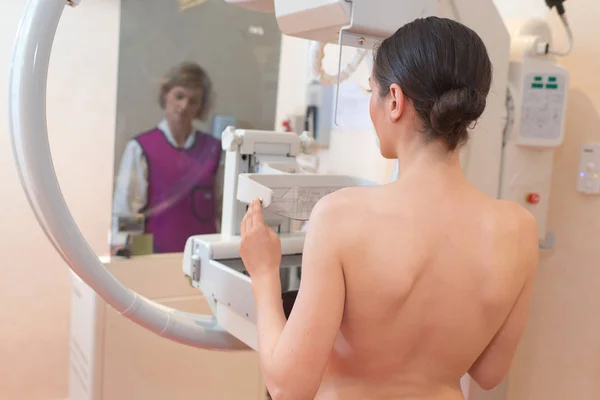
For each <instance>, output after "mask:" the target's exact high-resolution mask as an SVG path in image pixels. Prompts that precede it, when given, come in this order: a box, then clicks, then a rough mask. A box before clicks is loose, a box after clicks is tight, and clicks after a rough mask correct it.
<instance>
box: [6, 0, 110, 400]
mask: <svg viewBox="0 0 600 400" xmlns="http://www.w3.org/2000/svg"><path fill="white" fill-rule="evenodd" d="M25 4H26V2H24V1H3V2H2V4H1V5H0V93H1V95H0V181H1V186H0V238H1V240H0V253H1V254H2V265H1V266H0V360H1V361H0V399H23V400H37V399H54V400H57V399H65V398H66V397H67V395H68V367H69V366H68V362H69V311H70V308H69V307H70V306H69V298H70V294H71V285H70V275H69V269H68V267H67V265H66V264H65V262H64V261H63V260H62V259H61V258H60V257H59V256H58V254H57V253H56V251H55V250H54V249H53V248H52V247H51V245H50V244H49V242H48V241H47V240H46V238H45V236H44V234H43V233H42V231H41V229H40V227H39V226H38V224H37V222H36V221H35V218H34V216H33V214H32V213H31V211H30V209H29V206H28V204H27V200H26V198H25V196H24V194H23V191H22V189H21V185H20V183H19V179H18V176H17V172H16V169H15V166H14V162H13V157H12V153H11V143H10V140H9V131H8V113H7V107H8V104H7V100H8V99H7V95H6V93H7V91H8V76H9V61H10V55H11V48H12V44H13V40H14V38H15V33H16V31H17V27H18V23H19V19H20V18H21V15H22V13H23V11H24V9H25ZM119 10H120V1H119V0H104V1H87V2H85V1H84V2H82V4H81V5H80V6H79V7H77V8H75V9H72V8H69V7H67V8H66V9H65V13H64V17H63V19H62V20H61V24H60V27H59V29H58V32H57V39H56V42H55V46H54V49H53V54H52V58H51V67H50V73H49V82H50V84H49V87H48V93H47V99H48V125H49V132H50V144H51V148H52V152H53V156H54V157H55V166H56V171H57V174H58V177H59V182H60V185H61V189H62V190H63V193H64V195H65V197H66V200H67V203H68V204H69V207H70V208H71V211H72V213H73V215H74V218H75V220H76V222H77V223H78V224H79V227H80V228H81V230H82V232H83V234H84V236H85V237H86V239H87V240H88V242H89V243H90V245H91V246H92V248H93V249H94V250H95V251H96V253H97V254H99V255H103V254H104V255H105V254H106V253H107V250H108V249H107V243H108V230H109V224H110V205H111V187H112V172H113V171H112V165H113V149H114V131H115V127H114V125H115V104H116V84H117V76H116V73H117V55H118V32H119V29H118V28H119Z"/></svg>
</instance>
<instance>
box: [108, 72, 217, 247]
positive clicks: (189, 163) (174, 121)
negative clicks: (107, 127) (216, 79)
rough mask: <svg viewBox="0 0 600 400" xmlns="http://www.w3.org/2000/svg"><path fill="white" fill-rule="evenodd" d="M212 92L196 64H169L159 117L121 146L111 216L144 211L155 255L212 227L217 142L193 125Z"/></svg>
mask: <svg viewBox="0 0 600 400" xmlns="http://www.w3.org/2000/svg"><path fill="white" fill-rule="evenodd" d="M211 90H212V85H211V82H210V79H209V77H208V75H207V74H206V72H205V71H204V70H203V69H202V68H201V67H200V66H198V65H197V64H194V63H189V62H184V63H182V64H180V65H178V66H176V67H174V68H172V69H171V70H170V71H169V72H168V73H167V75H166V76H165V77H164V79H163V81H162V83H161V86H160V94H159V103H160V106H161V108H162V109H163V110H164V119H163V120H162V121H161V122H160V123H159V124H158V126H157V127H156V128H154V129H152V130H150V131H148V132H145V133H142V134H140V135H138V136H136V137H135V138H133V139H132V140H131V141H129V143H128V144H127V147H126V148H125V152H124V154H123V158H122V160H121V166H120V169H119V175H118V178H117V185H116V191H115V197H114V205H113V214H114V215H117V216H119V215H134V214H139V213H142V214H144V215H145V217H146V225H145V232H146V233H150V234H152V235H153V245H154V252H155V253H175V252H181V251H183V250H184V247H185V243H186V241H187V239H188V238H189V237H190V236H193V235H201V234H210V233H216V231H217V216H218V215H219V213H220V211H219V208H220V202H219V197H220V196H217V194H218V193H221V190H220V188H219V187H217V186H218V185H220V184H221V182H220V181H221V180H220V179H219V180H218V179H217V178H216V177H217V174H218V172H220V170H219V165H220V158H221V145H220V142H219V141H218V140H217V139H215V138H213V137H212V136H210V135H208V134H205V133H203V132H199V131H196V130H195V129H194V127H193V125H192V123H193V121H194V120H195V119H203V118H204V117H205V116H206V115H207V114H208V112H209V110H210V107H209V105H210V104H209V100H210V96H211V94H212V93H211ZM113 234H115V236H116V238H115V239H114V240H113V245H114V244H116V245H117V246H118V245H123V244H124V241H125V240H124V239H125V238H124V237H123V236H122V235H121V236H119V235H116V233H115V232H114V230H113Z"/></svg>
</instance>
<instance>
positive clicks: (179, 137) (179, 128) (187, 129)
mask: <svg viewBox="0 0 600 400" xmlns="http://www.w3.org/2000/svg"><path fill="white" fill-rule="evenodd" d="M167 123H168V124H169V129H170V130H171V136H173V139H174V140H175V143H177V145H178V146H179V147H184V146H185V142H186V141H187V139H188V137H189V136H190V133H191V132H192V125H191V124H177V123H172V122H170V121H167Z"/></svg>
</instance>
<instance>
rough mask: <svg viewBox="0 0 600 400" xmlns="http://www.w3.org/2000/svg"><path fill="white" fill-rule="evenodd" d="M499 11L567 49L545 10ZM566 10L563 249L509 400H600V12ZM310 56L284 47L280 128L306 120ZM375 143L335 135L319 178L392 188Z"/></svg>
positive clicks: (331, 62)
mask: <svg viewBox="0 0 600 400" xmlns="http://www.w3.org/2000/svg"><path fill="white" fill-rule="evenodd" d="M495 3H496V5H497V7H498V10H499V11H500V13H501V14H502V16H503V17H504V18H520V17H535V18H544V19H546V18H547V19H548V21H549V22H550V24H551V27H552V31H553V36H554V38H555V39H554V40H555V42H556V45H557V46H559V47H561V48H564V47H565V46H566V41H565V39H564V38H565V34H564V29H563V27H562V26H561V25H560V21H559V20H558V18H557V17H556V16H555V14H554V13H552V14H549V13H548V9H547V7H546V6H545V4H544V1H542V0H496V1H495ZM565 5H566V7H567V9H568V16H569V20H570V22H571V26H572V29H573V33H574V37H575V42H574V43H575V45H574V49H573V52H572V53H571V55H569V56H568V57H566V58H560V59H559V63H560V64H562V65H563V66H565V67H566V68H567V69H568V70H569V71H570V74H571V89H570V91H569V105H568V109H567V121H566V138H565V142H564V144H563V145H562V146H561V147H560V148H559V149H558V150H557V152H556V157H555V162H554V172H553V179H552V191H551V200H550V210H549V216H548V229H549V231H550V232H552V233H553V234H554V235H555V237H556V245H555V248H554V249H553V250H551V251H544V252H542V253H541V261H540V266H539V275H538V278H537V282H536V286H535V292H534V296H533V302H532V307H531V313H530V317H529V320H528V323H527V327H526V330H525V334H524V336H523V339H522V341H521V343H520V346H519V349H518V353H517V356H516V358H515V361H514V364H513V367H512V370H511V372H510V375H509V379H508V400H539V399H544V400H565V399H578V400H593V399H599V398H600V380H598V378H597V377H598V376H599V375H600V340H599V339H598V338H600V319H599V318H598V315H600V290H598V288H599V287H600V246H599V245H598V244H599V243H600V240H599V239H598V237H599V235H600V197H586V196H583V195H581V194H579V193H578V192H577V191H576V179H577V175H578V168H579V153H580V147H581V144H582V143H584V142H586V141H597V142H600V128H599V127H600V115H599V110H600V78H599V77H598V73H597V69H598V66H599V65H600V47H599V46H598V42H597V38H598V37H599V36H600V25H599V24H598V23H597V18H596V17H595V16H597V15H599V14H600V4H597V3H595V2H592V1H587V2H574V3H571V2H567V3H565ZM329 47H334V46H329ZM308 49H309V44H308V42H307V41H304V40H301V39H297V38H290V37H284V40H283V46H282V65H281V75H280V83H279V84H280V86H279V89H280V90H279V99H278V113H277V126H280V124H281V122H282V121H283V120H285V119H286V118H287V116H288V115H293V114H303V113H304V107H305V95H304V93H305V91H306V84H307V82H308V79H309V66H308V63H307V58H305V57H304V55H305V54H307V52H308ZM328 51H329V53H328V54H327V56H326V59H325V63H326V65H327V68H326V69H327V70H328V71H329V72H334V71H335V67H336V59H335V56H336V53H337V52H336V50H335V48H331V49H329V50H328ZM351 53H352V51H351V50H349V51H348V52H347V54H346V56H347V57H350V56H351ZM363 68H364V65H363ZM365 76H368V75H366V72H365V71H364V69H363V70H361V71H357V73H356V74H354V76H353V77H352V79H353V80H356V81H357V82H359V83H360V82H361V80H362V79H364V78H365ZM292 77H294V78H292ZM298 77H304V78H305V79H304V80H302V79H298ZM365 112H366V110H365ZM372 138H373V132H372V131H368V130H334V132H333V133H332V142H331V149H330V150H324V151H322V152H321V154H322V155H321V162H322V168H321V169H322V170H325V171H330V172H344V173H352V174H357V175H361V176H363V177H365V178H369V179H373V180H376V181H379V182H385V181H386V180H387V179H389V177H390V172H391V169H390V165H389V163H387V162H386V161H383V160H381V157H380V156H379V155H378V151H377V148H376V147H375V146H374V141H373V140H372ZM478 398H479V397H478Z"/></svg>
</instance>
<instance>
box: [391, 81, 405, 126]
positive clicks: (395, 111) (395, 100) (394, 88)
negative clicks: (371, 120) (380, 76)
mask: <svg viewBox="0 0 600 400" xmlns="http://www.w3.org/2000/svg"><path fill="white" fill-rule="evenodd" d="M389 96H390V98H389V100H388V101H389V103H388V111H389V112H390V119H391V120H392V122H397V121H398V120H399V119H400V117H401V116H402V112H403V111H404V92H402V89H400V86H399V85H398V84H396V83H393V84H392V85H391V86H390V92H389Z"/></svg>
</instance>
